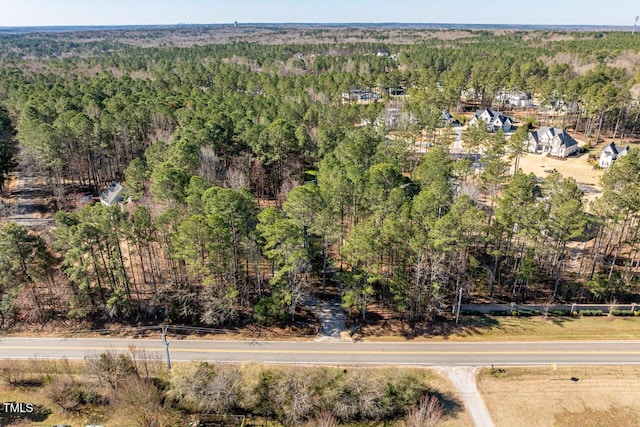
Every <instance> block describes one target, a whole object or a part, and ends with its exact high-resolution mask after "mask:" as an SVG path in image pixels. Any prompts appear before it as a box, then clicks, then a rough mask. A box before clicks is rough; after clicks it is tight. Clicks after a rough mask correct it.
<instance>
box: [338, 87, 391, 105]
mask: <svg viewBox="0 0 640 427" xmlns="http://www.w3.org/2000/svg"><path fill="white" fill-rule="evenodd" d="M381 98H382V97H381V96H380V95H379V94H377V93H375V92H373V91H371V90H369V89H361V88H351V89H349V92H343V93H342V102H345V103H348V102H355V103H356V104H369V103H371V102H377V101H378V100H379V99H381Z"/></svg>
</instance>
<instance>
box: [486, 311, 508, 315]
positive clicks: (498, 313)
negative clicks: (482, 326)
mask: <svg viewBox="0 0 640 427" xmlns="http://www.w3.org/2000/svg"><path fill="white" fill-rule="evenodd" d="M489 314H490V315H492V316H511V315H512V312H511V311H509V310H493V311H490V312H489Z"/></svg>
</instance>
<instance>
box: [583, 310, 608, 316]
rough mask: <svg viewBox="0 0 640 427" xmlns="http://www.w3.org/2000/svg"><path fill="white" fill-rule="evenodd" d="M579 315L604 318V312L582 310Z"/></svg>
mask: <svg viewBox="0 0 640 427" xmlns="http://www.w3.org/2000/svg"><path fill="white" fill-rule="evenodd" d="M578 314H579V315H580V316H602V310H580V311H578Z"/></svg>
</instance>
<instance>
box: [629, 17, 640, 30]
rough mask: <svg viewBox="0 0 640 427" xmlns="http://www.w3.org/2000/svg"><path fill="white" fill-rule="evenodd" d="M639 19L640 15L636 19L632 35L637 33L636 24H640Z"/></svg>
mask: <svg viewBox="0 0 640 427" xmlns="http://www.w3.org/2000/svg"><path fill="white" fill-rule="evenodd" d="M638 19H640V16H636V21H635V22H634V23H633V31H631V35H634V34H635V33H636V25H638Z"/></svg>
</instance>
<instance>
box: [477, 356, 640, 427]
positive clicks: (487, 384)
mask: <svg viewBox="0 0 640 427" xmlns="http://www.w3.org/2000/svg"><path fill="white" fill-rule="evenodd" d="M638 378H640V367H637V366H581V367H569V366H560V367H557V369H553V367H552V366H549V367H545V368H542V367H538V368H505V369H483V370H481V371H480V372H479V373H478V389H479V390H480V393H481V394H482V396H483V398H484V401H485V403H486V405H487V408H488V409H489V412H490V413H491V415H492V417H493V421H494V422H495V424H496V426H498V427H500V426H509V427H516V426H523V427H524V426H526V427H532V426H558V427H575V426H580V427H600V426H609V427H618V426H619V427H623V426H624V427H627V426H638V425H640V388H638Z"/></svg>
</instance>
